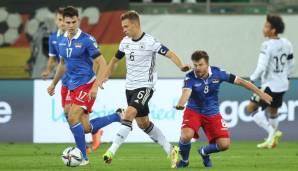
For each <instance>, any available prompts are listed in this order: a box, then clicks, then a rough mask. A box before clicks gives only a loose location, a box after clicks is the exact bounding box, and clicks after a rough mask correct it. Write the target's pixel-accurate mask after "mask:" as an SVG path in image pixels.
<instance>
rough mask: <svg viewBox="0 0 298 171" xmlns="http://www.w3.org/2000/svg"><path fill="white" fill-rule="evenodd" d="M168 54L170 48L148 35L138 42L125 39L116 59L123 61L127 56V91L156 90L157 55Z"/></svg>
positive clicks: (144, 34) (143, 35) (145, 34)
mask: <svg viewBox="0 0 298 171" xmlns="http://www.w3.org/2000/svg"><path fill="white" fill-rule="evenodd" d="M167 52H168V48H166V47H165V46H163V45H162V44H161V43H160V42H159V41H158V40H157V39H155V38H154V37H152V36H151V35H149V34H147V33H143V34H142V36H141V37H140V38H139V39H138V40H133V39H131V38H129V37H127V36H126V37H124V38H123V39H122V41H121V42H120V45H119V50H118V53H117V54H116V57H117V58H118V59H121V58H122V57H124V55H125V56H126V68H127V73H126V89H127V90H134V89H137V88H143V87H147V88H154V85H155V83H156V80H157V72H156V69H155V63H156V54H157V53H159V54H161V55H165V54H166V53H167Z"/></svg>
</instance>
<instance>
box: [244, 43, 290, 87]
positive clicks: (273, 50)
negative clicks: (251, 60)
mask: <svg viewBox="0 0 298 171" xmlns="http://www.w3.org/2000/svg"><path fill="white" fill-rule="evenodd" d="M293 62H294V60H293V47H292V44H291V43H290V41H289V40H287V39H286V38H279V39H269V40H267V41H265V42H263V44H262V47H261V52H260V54H259V59H258V64H257V68H256V70H255V71H254V73H253V74H252V75H251V76H250V79H251V80H252V81H255V80H257V79H258V78H261V86H262V88H266V87H269V88H270V89H271V91H273V92H284V91H287V90H288V88H289V81H288V76H289V75H290V73H291V72H292V69H293V64H294V63H293Z"/></svg>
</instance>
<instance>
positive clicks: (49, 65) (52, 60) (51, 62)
mask: <svg viewBox="0 0 298 171" xmlns="http://www.w3.org/2000/svg"><path fill="white" fill-rule="evenodd" d="M55 62H56V60H55V57H53V56H49V59H48V63H47V68H46V69H45V70H44V71H43V72H42V73H41V78H42V79H44V80H45V79H47V78H48V76H49V74H50V73H51V72H52V69H53V65H54V64H55Z"/></svg>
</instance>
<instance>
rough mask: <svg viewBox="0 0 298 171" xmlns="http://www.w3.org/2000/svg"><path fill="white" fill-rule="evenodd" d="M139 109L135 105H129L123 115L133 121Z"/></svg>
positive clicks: (125, 118)
mask: <svg viewBox="0 0 298 171" xmlns="http://www.w3.org/2000/svg"><path fill="white" fill-rule="evenodd" d="M137 113H138V112H137V109H136V108H135V107H133V106H128V107H127V108H126V110H125V113H124V115H123V120H129V121H133V119H134V118H135V117H136V116H137Z"/></svg>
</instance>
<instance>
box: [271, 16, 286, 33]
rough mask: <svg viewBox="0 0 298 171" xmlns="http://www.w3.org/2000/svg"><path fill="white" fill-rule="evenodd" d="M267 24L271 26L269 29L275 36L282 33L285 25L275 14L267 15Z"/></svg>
mask: <svg viewBox="0 0 298 171" xmlns="http://www.w3.org/2000/svg"><path fill="white" fill-rule="evenodd" d="M267 22H268V23H270V24H271V27H272V28H273V29H275V30H276V34H279V33H283V32H284V30H285V24H284V22H283V20H282V18H281V17H280V16H279V15H276V14H268V15H267Z"/></svg>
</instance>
